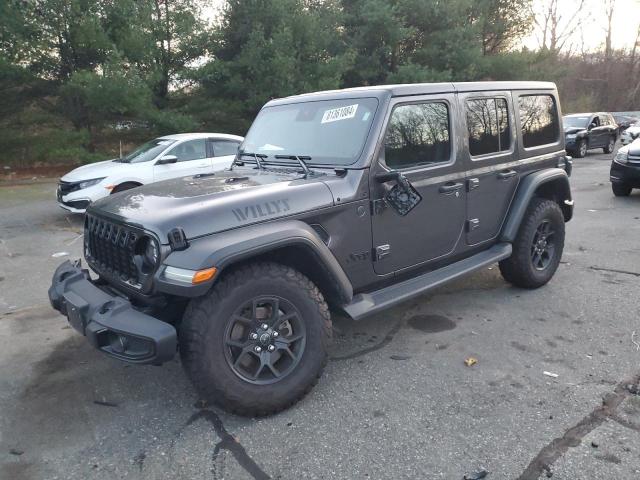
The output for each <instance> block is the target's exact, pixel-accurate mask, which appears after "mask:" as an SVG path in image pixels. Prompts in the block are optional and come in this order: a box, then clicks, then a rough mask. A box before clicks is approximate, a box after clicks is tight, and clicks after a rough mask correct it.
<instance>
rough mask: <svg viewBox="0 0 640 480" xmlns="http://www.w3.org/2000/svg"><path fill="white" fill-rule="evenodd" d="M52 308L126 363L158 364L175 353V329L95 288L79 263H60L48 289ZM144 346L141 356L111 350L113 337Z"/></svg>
mask: <svg viewBox="0 0 640 480" xmlns="http://www.w3.org/2000/svg"><path fill="white" fill-rule="evenodd" d="M49 301H50V302H51V305H52V306H53V308H55V309H56V310H58V311H59V312H60V313H62V314H63V315H65V316H66V317H67V319H68V320H69V323H70V324H71V326H72V327H73V328H75V329H76V330H78V331H79V332H80V333H82V334H83V335H85V336H86V337H87V340H88V341H89V343H91V345H93V346H94V347H95V348H97V349H99V350H101V351H102V352H104V353H105V354H107V355H109V356H111V357H115V358H118V359H120V360H123V361H125V362H128V363H137V364H155V365H157V364H161V363H163V362H167V361H169V360H171V359H172V358H173V357H174V356H175V354H176V350H177V333H176V329H175V328H174V327H173V326H172V325H170V324H168V323H166V322H163V321H161V320H159V319H157V318H154V317H152V316H150V315H147V314H145V313H142V312H141V311H139V310H137V309H136V308H134V306H133V305H132V304H131V303H130V302H129V301H128V300H127V299H125V298H123V297H119V296H116V295H112V294H110V293H107V292H105V291H104V290H102V289H101V288H99V287H98V286H96V285H95V284H94V283H93V282H92V281H91V279H90V277H89V272H88V271H87V270H82V269H81V268H80V262H79V261H78V262H77V263H76V264H72V263H71V262H69V261H66V262H64V263H63V264H61V265H60V266H59V267H58V268H57V269H56V271H55V273H54V274H53V279H52V282H51V287H50V288H49ZM118 335H120V336H123V338H125V339H126V338H128V339H130V340H131V343H137V344H139V345H148V349H147V350H146V351H143V352H141V353H136V352H133V351H127V349H126V348H124V347H123V348H121V349H118V348H114V345H113V341H112V340H113V338H117V336H118Z"/></svg>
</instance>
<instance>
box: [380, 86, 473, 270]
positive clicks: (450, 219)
mask: <svg viewBox="0 0 640 480" xmlns="http://www.w3.org/2000/svg"><path fill="white" fill-rule="evenodd" d="M455 118H457V103H456V97H455V94H442V95H428V96H420V97H412V98H410V99H407V98H398V99H396V100H394V101H392V103H391V114H390V117H389V118H388V119H387V125H386V129H385V134H384V141H383V144H382V145H381V147H380V149H379V154H378V163H377V165H376V169H375V171H376V174H378V175H379V174H384V173H388V172H390V171H391V172H397V173H400V174H401V175H402V176H403V177H404V178H405V179H406V180H407V181H408V182H409V184H410V185H411V188H412V189H413V190H412V194H411V197H412V199H413V200H412V201H410V202H407V203H406V204H404V207H403V206H402V205H400V206H399V205H398V203H397V202H396V201H394V200H393V199H394V198H395V199H396V200H397V199H402V196H403V194H404V192H405V191H404V190H402V189H401V188H400V184H399V182H398V181H396V180H393V179H389V180H387V181H383V180H381V181H376V180H375V179H374V180H372V182H371V194H372V200H373V205H374V215H373V218H372V229H373V241H374V255H375V258H376V261H375V262H374V269H375V271H376V273H377V274H380V275H382V274H387V273H391V272H395V271H398V270H402V269H404V268H408V267H412V266H414V265H419V264H422V263H425V262H429V261H431V260H435V259H440V258H444V257H447V256H448V255H449V254H451V253H452V252H453V251H454V250H455V248H456V246H457V245H458V243H459V242H460V238H461V235H462V231H463V227H464V222H465V189H464V172H463V170H464V167H463V165H462V164H461V162H459V161H457V159H456V153H457V151H458V150H459V148H458V145H456V141H455V139H456V138H458V136H459V133H458V132H457V130H458V128H457V124H456V122H455V121H454V119H455ZM405 207H406V208H405Z"/></svg>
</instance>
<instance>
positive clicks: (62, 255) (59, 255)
mask: <svg viewBox="0 0 640 480" xmlns="http://www.w3.org/2000/svg"><path fill="white" fill-rule="evenodd" d="M51 256H52V257H53V258H60V257H68V256H69V252H56V253H54V254H53V255H51Z"/></svg>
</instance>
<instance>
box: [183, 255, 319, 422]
mask: <svg viewBox="0 0 640 480" xmlns="http://www.w3.org/2000/svg"><path fill="white" fill-rule="evenodd" d="M330 336H331V319H330V315H329V308H328V306H327V304H326V302H325V301H324V298H323V296H322V293H320V291H319V290H318V288H317V287H316V286H315V285H314V284H313V283H312V282H311V281H310V280H309V279H308V278H307V277H306V276H304V275H303V274H301V273H300V272H298V271H297V270H294V269H293V268H290V267H287V266H284V265H281V264H277V263H256V264H253V265H248V266H244V267H241V268H239V269H237V270H235V271H233V272H231V273H230V274H228V275H226V276H225V277H223V278H222V279H221V280H220V281H219V282H218V283H217V284H216V285H215V286H214V287H213V289H212V290H211V291H210V292H209V293H208V294H207V295H206V296H204V297H201V298H197V299H194V300H192V301H191V303H190V304H189V306H188V307H187V310H186V311H185V314H184V318H183V321H182V325H181V327H180V355H181V358H182V363H183V366H184V369H185V370H186V373H187V375H188V376H189V378H190V379H191V381H192V382H193V384H194V386H195V387H196V389H197V390H198V392H199V393H200V394H201V395H202V396H203V397H204V399H206V400H207V401H210V402H213V403H216V404H217V405H219V406H221V407H222V408H224V409H225V410H227V411H230V412H232V413H237V414H240V415H246V416H262V415H270V414H273V413H276V412H278V411H280V410H283V409H285V408H288V407H289V406H291V405H293V404H294V403H296V402H297V401H298V400H300V399H301V398H302V397H303V396H304V395H305V394H306V393H308V392H309V391H310V390H311V389H312V388H313V386H314V385H315V384H316V383H317V381H318V378H319V377H320V375H321V373H322V370H323V369H324V366H325V364H326V361H327V343H328V339H329V337H330Z"/></svg>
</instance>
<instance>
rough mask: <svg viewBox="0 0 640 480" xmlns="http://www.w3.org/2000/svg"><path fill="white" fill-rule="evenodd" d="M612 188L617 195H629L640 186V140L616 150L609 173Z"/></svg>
mask: <svg viewBox="0 0 640 480" xmlns="http://www.w3.org/2000/svg"><path fill="white" fill-rule="evenodd" d="M609 179H610V180H611V189H612V190H613V194H614V195H615V196H616V197H627V196H629V195H630V194H631V190H632V189H634V188H640V140H636V141H635V142H633V143H630V144H629V145H626V146H624V147H622V148H620V150H618V151H617V152H616V155H615V157H613V160H612V162H611V171H610V174H609Z"/></svg>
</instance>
